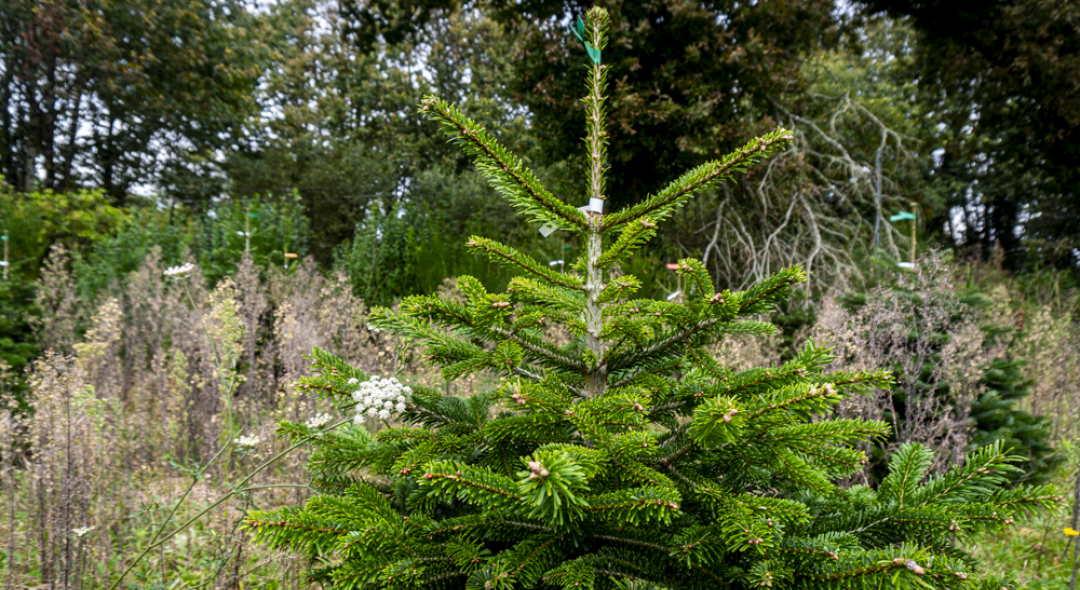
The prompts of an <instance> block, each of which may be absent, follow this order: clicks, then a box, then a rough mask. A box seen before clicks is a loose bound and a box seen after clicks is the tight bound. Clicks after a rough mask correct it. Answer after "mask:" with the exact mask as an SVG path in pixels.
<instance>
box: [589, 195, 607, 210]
mask: <svg viewBox="0 0 1080 590" xmlns="http://www.w3.org/2000/svg"><path fill="white" fill-rule="evenodd" d="M589 209H590V210H592V211H594V212H596V213H603V212H604V199H597V198H596V197H591V198H590V199H589Z"/></svg>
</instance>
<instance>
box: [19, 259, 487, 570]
mask: <svg viewBox="0 0 1080 590" xmlns="http://www.w3.org/2000/svg"><path fill="white" fill-rule="evenodd" d="M67 264H68V263H67V257H66V253H64V252H63V251H62V250H60V249H56V250H54V251H53V253H52V254H51V256H50V262H49V263H48V265H47V267H46V269H45V271H44V274H43V276H44V277H45V278H44V279H43V281H44V283H43V289H42V292H43V293H42V294H41V296H40V297H41V298H42V299H41V303H43V304H44V305H45V308H43V310H44V313H43V316H42V319H41V321H40V322H39V323H38V324H37V326H36V329H37V330H38V331H39V334H40V335H41V336H42V341H43V342H45V343H46V344H47V345H48V346H49V347H50V348H49V350H48V352H46V354H44V355H43V356H42V357H41V358H40V359H39V360H38V361H37V362H36V363H35V364H34V365H33V367H32V369H31V372H30V389H31V393H32V405H33V409H34V412H33V416H32V418H30V419H28V421H27V422H25V423H22V424H20V423H16V422H14V421H13V419H11V418H10V417H9V418H5V419H4V420H6V421H3V420H0V429H2V432H0V434H3V436H4V438H3V439H2V440H4V441H5V443H6V444H5V445H4V447H3V451H2V452H3V455H2V457H0V458H2V459H3V461H4V465H3V472H2V474H0V475H2V476H3V482H4V483H3V489H4V491H5V493H4V494H2V498H0V510H2V511H3V513H4V514H7V515H9V520H10V525H9V526H8V527H4V528H3V530H0V546H3V547H4V548H6V549H8V552H7V557H8V561H9V563H7V564H4V565H3V566H0V567H3V568H4V569H5V570H6V576H5V577H6V579H5V580H4V582H5V584H7V585H8V587H29V586H35V587H49V588H79V589H81V588H83V587H87V588H92V587H93V588H97V587H102V586H103V585H107V583H109V582H110V581H111V580H113V579H115V577H116V576H117V575H118V573H119V572H120V571H121V570H122V569H123V568H124V567H126V566H127V565H129V564H130V563H131V560H132V558H133V557H134V556H135V555H136V554H137V553H138V552H139V551H140V550H141V549H142V548H144V547H145V546H146V544H147V543H148V537H149V536H151V535H152V532H153V531H158V530H161V529H162V528H163V527H164V529H165V530H166V531H168V532H172V529H173V528H174V527H175V526H176V524H177V523H178V522H179V521H180V519H182V518H186V517H187V516H190V515H192V514H196V513H197V511H198V510H200V509H201V507H203V506H207V505H209V504H210V503H211V502H213V501H215V500H216V499H218V498H221V497H223V496H224V495H225V494H226V493H228V492H229V491H230V490H232V487H231V486H232V485H233V482H235V481H237V480H238V479H239V478H240V477H241V476H242V475H243V474H245V473H248V472H250V471H251V470H252V469H253V468H254V467H255V466H256V465H258V464H259V463H260V462H262V461H264V460H266V459H267V458H269V457H271V456H273V455H274V454H276V453H278V452H280V451H282V450H284V449H285V443H284V442H283V441H280V440H278V439H277V438H275V437H274V436H273V430H274V425H275V423H276V422H277V421H279V420H281V419H289V420H299V421H302V420H305V419H307V418H309V417H311V416H313V415H315V414H318V413H321V412H325V411H332V408H331V407H330V406H329V403H328V402H327V401H324V400H319V399H318V398H315V397H312V396H307V395H303V394H301V393H299V392H297V390H295V389H294V388H293V387H291V384H292V383H294V382H295V381H296V380H297V379H299V378H300V377H301V376H303V375H304V374H305V373H306V371H307V367H308V364H309V363H308V361H307V359H305V355H306V354H308V353H309V352H310V351H311V349H312V348H313V347H316V346H318V347H321V348H324V349H327V350H330V351H331V352H333V353H335V354H337V355H340V356H342V357H343V358H345V359H347V360H348V361H349V362H351V363H353V364H355V365H357V366H359V367H362V368H363V369H364V370H365V371H367V372H369V373H373V374H382V375H388V374H397V373H400V372H402V371H405V372H408V373H409V375H410V380H411V381H417V380H419V381H420V382H421V383H423V384H425V385H436V386H442V385H445V384H444V383H443V381H442V379H441V377H440V376H439V374H438V373H437V372H435V371H432V370H430V369H427V368H425V367H423V366H421V364H420V363H419V362H418V361H419V360H420V351H417V350H414V349H413V348H412V347H410V345H409V344H408V343H407V342H403V341H401V340H397V339H394V338H391V337H390V336H389V335H387V334H385V333H382V332H378V331H375V330H371V329H369V327H368V325H367V322H366V319H365V318H366V315H367V308H366V306H365V305H364V303H363V302H362V301H360V300H359V299H358V298H356V297H355V296H354V295H353V294H352V291H351V289H350V287H349V284H348V281H347V278H346V277H345V276H343V275H341V274H333V275H330V276H324V275H323V274H322V273H320V272H318V270H317V269H316V268H315V266H314V264H313V263H311V262H310V261H309V262H304V263H302V264H301V265H299V266H298V267H296V268H294V269H293V270H292V271H291V272H289V273H285V272H283V271H282V270H280V269H276V268H271V269H268V270H260V269H259V268H258V267H257V266H256V265H254V264H253V263H252V261H251V260H250V259H246V260H243V261H242V262H241V264H240V266H239V270H238V271H237V272H236V273H235V274H234V275H233V276H232V277H230V278H228V279H225V280H223V281H221V282H220V283H219V284H218V285H216V286H214V287H213V288H211V287H210V286H208V285H207V284H206V282H205V279H204V278H203V277H202V275H201V273H200V272H199V271H198V269H196V270H195V272H193V273H192V275H191V276H190V277H187V278H183V279H177V280H173V279H168V278H167V277H165V276H164V274H163V271H164V267H163V264H162V261H161V255H160V252H159V251H158V250H156V249H155V250H154V251H152V252H151V253H150V255H148V256H147V258H146V259H145V260H144V262H143V263H142V265H141V266H140V268H139V269H138V270H136V271H135V272H133V273H132V274H131V275H130V276H128V277H127V278H126V280H125V281H123V283H122V284H120V285H116V286H115V287H114V288H112V289H110V290H109V292H108V293H106V295H105V296H104V297H103V298H102V301H101V303H100V304H99V305H98V306H97V307H96V309H94V310H92V312H91V313H86V311H85V310H82V309H80V308H79V301H78V299H77V297H75V289H74V283H73V280H72V278H71V275H70V273H69V270H68V267H67ZM46 291H47V292H46ZM447 293H448V296H453V294H454V289H453V288H452V286H451V287H448V291H447ZM87 318H89V319H87ZM84 324H86V325H88V328H87V330H86V332H85V334H84V335H83V336H82V337H81V338H80V337H79V335H78V330H79V326H81V325H84ZM478 379H483V377H479V378H474V379H472V380H470V381H468V382H459V383H458V384H456V387H458V388H461V389H463V390H464V392H465V393H467V392H468V391H469V390H470V389H472V388H473V387H476V386H478V385H479V381H478ZM372 426H373V427H374V425H372ZM20 429H21V431H20ZM20 432H21V433H22V434H21V435H20ZM238 435H243V436H248V437H255V438H258V439H259V440H260V442H259V443H258V444H257V445H256V446H255V447H254V448H251V449H246V448H239V447H237V448H236V449H234V450H233V451H231V452H229V453H228V454H227V456H226V459H224V460H222V461H220V462H219V463H218V464H217V465H216V467H215V468H214V469H211V470H210V471H208V472H207V474H206V477H205V478H204V479H202V480H201V481H199V483H198V485H196V486H195V487H194V488H192V490H191V493H190V494H189V496H188V499H187V503H188V504H190V505H191V508H190V510H188V511H187V512H184V511H180V512H178V513H177V516H176V517H175V518H174V520H173V522H168V523H166V522H163V519H164V516H165V514H166V513H167V508H168V507H170V506H172V505H173V504H175V503H176V502H177V501H178V500H179V499H180V498H181V496H182V495H183V493H184V490H185V489H186V487H187V485H188V482H190V481H191V479H190V475H189V474H188V472H187V471H186V470H185V469H186V467H185V466H188V467H192V466H199V465H203V464H205V462H206V461H207V460H208V459H209V458H210V457H212V456H213V455H214V454H215V453H217V452H218V451H219V450H220V449H222V447H223V445H226V444H227V443H228V442H229V441H230V440H231V439H232V438H233V437H236V436H238ZM16 441H18V442H16ZM303 460H304V454H303V452H302V450H301V451H299V452H295V453H293V454H290V455H286V456H285V457H284V458H283V459H282V460H280V461H279V462H278V463H277V464H276V465H275V467H274V468H271V469H267V470H266V471H263V472H260V473H259V474H258V475H257V476H256V477H255V478H254V479H253V480H252V481H250V482H248V485H249V486H254V487H255V488H256V489H258V491H257V492H252V493H248V494H241V495H237V496H235V497H230V499H229V500H228V501H227V502H226V503H225V504H223V505H222V506H220V507H219V509H218V510H215V511H213V512H212V513H210V514H208V515H207V516H206V517H205V518H204V519H203V520H202V521H200V525H199V526H198V527H193V528H191V529H190V530H188V531H185V532H184V533H182V534H181V535H177V536H175V537H173V538H172V539H171V540H170V541H169V542H168V543H167V544H163V545H162V546H161V547H159V548H157V549H155V550H154V551H153V552H151V553H148V555H147V558H146V560H145V563H144V564H142V565H141V566H139V567H138V568H137V569H136V570H134V571H133V573H132V576H133V578H129V581H132V580H134V581H135V582H136V583H139V584H144V585H156V584H166V583H171V582H173V581H176V580H177V579H179V578H178V576H181V575H183V576H187V577H186V578H185V579H189V580H190V579H192V578H191V576H195V579H198V580H201V581H200V582H199V583H205V584H206V587H208V588H225V587H229V588H235V587H238V585H239V584H242V583H245V581H247V582H250V581H252V580H255V579H260V578H265V577H267V576H270V577H272V578H273V579H275V580H280V581H281V582H282V585H283V587H298V585H304V583H303V578H302V576H300V575H299V570H298V568H297V566H296V564H295V563H294V561H293V559H292V557H291V556H283V555H278V554H270V553H267V552H266V550H264V549H256V548H252V547H249V546H248V545H247V540H246V537H245V536H244V535H243V534H241V533H240V532H239V531H238V529H237V526H236V525H237V524H238V523H239V521H240V517H241V516H242V514H243V513H244V511H245V510H247V509H249V508H253V507H258V508H266V507H269V506H273V505H276V504H278V503H281V502H285V501H288V502H290V503H297V502H300V501H302V500H303V499H304V496H305V495H306V494H308V493H310V491H309V490H308V489H307V487H306V483H307V481H306V477H305V475H304V471H303V469H302V468H301V465H302V462H303ZM208 564H209V565H208Z"/></svg>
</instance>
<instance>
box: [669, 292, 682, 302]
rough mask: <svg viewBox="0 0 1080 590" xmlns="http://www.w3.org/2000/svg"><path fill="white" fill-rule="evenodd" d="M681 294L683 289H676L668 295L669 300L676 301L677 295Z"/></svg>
mask: <svg viewBox="0 0 1080 590" xmlns="http://www.w3.org/2000/svg"><path fill="white" fill-rule="evenodd" d="M679 295H682V290H679V291H675V292H674V293H672V294H671V295H668V296H667V300H668V301H675V298H676V297H678V296H679Z"/></svg>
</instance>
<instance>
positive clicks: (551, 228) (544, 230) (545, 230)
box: [540, 225, 559, 238]
mask: <svg viewBox="0 0 1080 590" xmlns="http://www.w3.org/2000/svg"><path fill="white" fill-rule="evenodd" d="M558 230H559V226H557V225H545V226H543V227H541V228H540V235H542V236H544V237H545V238H546V237H548V236H550V235H551V234H553V233H555V232H556V231H558Z"/></svg>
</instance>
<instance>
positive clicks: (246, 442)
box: [233, 436, 262, 448]
mask: <svg viewBox="0 0 1080 590" xmlns="http://www.w3.org/2000/svg"><path fill="white" fill-rule="evenodd" d="M233 442H234V443H236V446H238V447H247V448H254V447H255V445H257V444H259V443H260V442H262V439H261V438H259V437H257V436H240V438H237V439H234V440H233Z"/></svg>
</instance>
